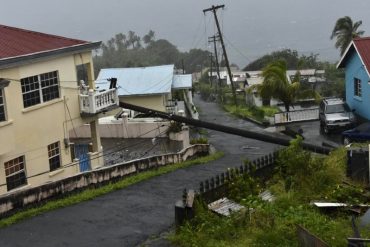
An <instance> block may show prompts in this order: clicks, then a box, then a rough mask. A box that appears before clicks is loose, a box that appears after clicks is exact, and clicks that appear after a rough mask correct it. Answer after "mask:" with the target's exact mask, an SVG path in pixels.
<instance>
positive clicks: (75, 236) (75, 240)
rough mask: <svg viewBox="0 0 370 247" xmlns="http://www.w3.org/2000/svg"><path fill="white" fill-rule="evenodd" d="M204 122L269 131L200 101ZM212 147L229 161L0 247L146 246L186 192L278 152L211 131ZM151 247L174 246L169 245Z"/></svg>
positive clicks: (62, 214) (11, 236) (81, 208)
mask: <svg viewBox="0 0 370 247" xmlns="http://www.w3.org/2000/svg"><path fill="white" fill-rule="evenodd" d="M195 100H196V104H197V105H198V106H199V107H200V109H201V114H200V116H201V119H203V120H205V121H211V122H217V123H220V124H225V125H229V126H234V127H238V128H248V129H249V130H254V131H263V130H262V129H261V128H260V127H258V126H257V125H255V124H252V123H250V122H247V121H244V120H240V119H235V118H234V117H232V116H229V115H228V114H225V113H224V112H223V111H222V110H220V109H219V107H218V106H217V105H216V104H214V103H207V102H203V101H201V100H200V99H199V98H198V97H195ZM208 134H209V140H210V142H211V143H212V144H213V145H214V146H215V147H216V148H217V149H218V150H222V151H224V152H225V156H224V157H223V158H221V159H219V160H216V161H214V162H210V163H208V164H207V165H199V166H193V167H190V168H186V169H180V170H177V171H175V172H172V173H170V174H166V175H162V176H159V177H155V178H153V179H150V180H147V181H144V182H141V183H138V184H135V185H132V186H130V187H128V188H125V189H122V190H120V191H116V192H113V193H110V194H107V195H104V196H101V197H98V198H96V199H94V200H91V201H88V202H83V203H80V204H78V205H74V206H70V207H67V208H62V209H59V210H55V211H52V212H49V213H45V214H43V215H40V216H37V217H34V218H31V219H29V220H26V221H23V222H20V223H18V224H15V225H12V226H10V227H7V228H5V229H1V230H0V246H1V247H5V246H11V247H15V246H37V247H42V246H48V247H49V246H79V247H80V246H89V247H92V246H140V245H142V244H143V243H144V242H146V241H147V240H148V239H152V238H154V237H155V236H158V235H159V234H160V233H162V232H165V231H167V230H168V229H170V228H171V226H172V225H173V223H174V203H175V201H176V200H178V199H181V193H182V190H183V189H184V188H188V189H191V188H194V189H196V188H198V185H199V182H200V181H203V180H205V179H207V178H209V177H211V176H214V175H216V174H218V173H220V172H223V171H225V170H226V169H227V168H228V167H233V166H239V165H241V163H242V161H243V160H244V159H250V160H251V159H254V158H256V157H259V156H262V155H264V154H268V153H270V152H272V151H274V150H275V149H276V148H277V146H276V145H273V144H269V143H264V142H260V141H256V140H251V139H247V138H242V137H238V136H234V135H229V134H225V133H219V132H215V131H209V132H208ZM146 243H149V245H151V246H166V245H167V246H169V243H167V242H166V241H164V240H160V241H149V242H146Z"/></svg>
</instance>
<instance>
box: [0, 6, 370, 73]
mask: <svg viewBox="0 0 370 247" xmlns="http://www.w3.org/2000/svg"><path fill="white" fill-rule="evenodd" d="M212 4H213V5H217V4H225V5H226V8H225V9H224V10H219V11H218V15H219V18H220V21H221V23H222V26H223V32H224V35H225V37H226V41H227V42H226V44H227V51H228V54H229V57H230V60H231V61H232V62H234V63H237V64H238V65H240V66H244V65H246V64H247V63H248V62H250V61H252V60H254V59H256V58H258V57H260V56H262V55H264V54H266V53H269V52H271V51H274V50H278V49H282V48H290V49H296V50H298V51H299V52H301V53H304V54H306V55H309V54H310V53H311V52H312V53H319V54H320V58H321V59H322V60H330V61H336V60H338V59H339V52H338V51H337V50H335V48H334V41H332V40H330V38H329V37H330V34H331V31H332V29H333V27H334V24H335V21H336V20H337V19H338V18H340V17H343V16H345V15H348V16H350V17H351V18H352V19H353V20H354V21H357V20H362V21H363V24H362V26H361V29H362V30H364V31H365V35H369V36H370V14H369V13H370V12H369V11H370V1H369V0H351V1H348V0H225V1H209V0H104V1H103V0H11V1H9V0H3V1H2V6H1V9H2V13H1V15H0V23H1V24H3V25H9V26H16V27H21V28H25V29H31V30H35V31H40V32H47V33H52V34H57V35H62V36H67V37H73V38H78V39H84V40H89V41H106V40H108V39H109V38H110V37H112V36H114V35H115V34H116V33H119V32H123V33H127V32H128V31H129V30H132V31H135V32H137V33H138V34H139V35H141V36H142V35H144V34H146V33H147V32H148V31H149V30H150V29H152V30H153V31H155V33H156V38H164V39H167V40H169V41H170V42H172V43H173V44H175V45H176V46H177V47H178V48H179V49H180V50H182V51H185V50H188V49H190V48H194V47H197V48H202V49H212V47H208V45H207V42H206V37H207V36H211V35H213V34H214V30H215V26H214V19H213V16H212V15H211V13H208V14H206V15H203V12H202V10H203V9H205V8H209V7H210V6H211V5H212Z"/></svg>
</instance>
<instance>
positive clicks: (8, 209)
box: [0, 144, 209, 218]
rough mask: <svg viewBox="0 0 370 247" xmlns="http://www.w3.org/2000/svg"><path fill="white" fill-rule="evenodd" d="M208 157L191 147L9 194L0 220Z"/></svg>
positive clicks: (202, 148)
mask: <svg viewBox="0 0 370 247" xmlns="http://www.w3.org/2000/svg"><path fill="white" fill-rule="evenodd" d="M208 153H209V145H205V144H203V145H202V144H197V145H192V146H190V147H188V148H185V149H183V150H182V151H180V152H179V153H172V154H165V155H160V156H152V157H148V158H144V159H138V160H133V161H130V162H124V163H120V164H116V165H113V166H109V167H102V168H100V169H97V170H93V171H89V172H84V173H80V174H78V175H75V176H72V177H68V178H65V179H62V180H59V181H56V182H51V183H47V184H44V185H41V186H37V187H34V188H29V189H26V190H21V191H17V192H14V193H9V194H6V195H3V196H1V197H0V218H3V217H6V216H8V215H11V214H13V213H14V212H16V211H17V210H19V209H22V208H24V207H30V206H35V205H38V204H42V203H43V202H45V201H46V200H50V199H52V198H57V197H62V196H65V195H68V194H70V193H73V192H75V191H79V190H82V189H85V188H90V187H99V186H102V185H104V184H107V183H109V182H111V181H116V180H120V179H122V178H124V177H126V176H128V175H132V174H135V173H139V172H142V171H146V170H149V169H152V168H156V167H160V166H166V165H170V164H174V163H178V162H182V161H185V160H187V159H189V158H193V157H197V156H201V155H206V154H208Z"/></svg>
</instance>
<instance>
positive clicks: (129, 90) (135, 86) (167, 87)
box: [96, 65, 174, 96]
mask: <svg viewBox="0 0 370 247" xmlns="http://www.w3.org/2000/svg"><path fill="white" fill-rule="evenodd" d="M112 77H114V78H117V87H118V95H119V96H131V95H148V94H164V93H170V92H171V86H172V82H173V79H174V65H162V66H152V67H140V68H115V69H102V70H100V72H99V76H98V78H97V79H96V86H98V87H99V89H109V84H110V83H109V82H108V81H107V79H109V78H112Z"/></svg>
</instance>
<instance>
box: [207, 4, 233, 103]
mask: <svg viewBox="0 0 370 247" xmlns="http://www.w3.org/2000/svg"><path fill="white" fill-rule="evenodd" d="M224 7H225V5H217V6H214V5H212V7H211V8H209V9H203V13H206V12H208V11H212V12H213V15H214V17H215V22H216V26H217V30H218V34H219V37H220V41H221V46H222V50H223V52H224V56H225V63H226V67H227V72H228V74H229V78H230V83H231V90H232V92H233V98H234V104H235V106H237V105H238V104H237V101H236V94H235V88H234V84H233V75H232V74H231V70H230V64H229V59H228V58H227V54H226V49H225V44H224V39H223V37H222V33H221V28H220V23H219V22H218V18H217V14H216V10H217V9H219V8H224Z"/></svg>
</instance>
